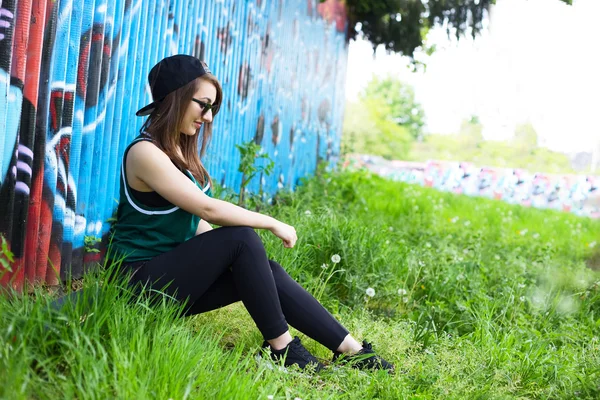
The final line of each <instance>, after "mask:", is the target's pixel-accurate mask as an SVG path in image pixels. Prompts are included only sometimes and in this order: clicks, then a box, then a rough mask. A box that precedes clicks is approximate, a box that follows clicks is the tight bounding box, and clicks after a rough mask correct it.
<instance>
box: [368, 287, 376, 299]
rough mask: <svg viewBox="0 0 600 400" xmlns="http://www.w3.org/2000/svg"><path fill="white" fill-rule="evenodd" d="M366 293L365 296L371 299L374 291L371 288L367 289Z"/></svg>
mask: <svg viewBox="0 0 600 400" xmlns="http://www.w3.org/2000/svg"><path fill="white" fill-rule="evenodd" d="M366 293H367V296H369V297H373V296H375V289H373V288H372V287H370V288H367V292H366Z"/></svg>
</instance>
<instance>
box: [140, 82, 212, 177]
mask: <svg viewBox="0 0 600 400" xmlns="http://www.w3.org/2000/svg"><path fill="white" fill-rule="evenodd" d="M201 80H206V81H208V82H210V83H212V84H213V85H214V86H215V88H216V89H217V96H216V98H215V101H214V102H213V104H221V101H222V99H223V90H222V89H221V84H220V83H219V81H218V80H217V78H216V77H215V76H214V75H212V74H205V75H202V76H201V77H200V78H196V79H194V80H193V81H191V82H190V83H188V84H187V85H185V86H182V87H180V88H179V89H177V90H175V91H174V92H171V93H169V94H168V95H167V96H166V97H165V98H164V100H163V101H161V102H160V103H159V105H158V106H157V107H156V108H155V109H154V111H153V112H152V114H150V116H149V117H148V119H147V120H146V122H144V125H143V126H142V129H141V130H140V132H146V133H147V134H149V135H150V137H151V138H152V141H153V142H154V144H155V145H157V146H158V148H160V149H161V150H162V151H164V152H165V154H166V155H167V156H169V158H170V159H171V161H173V163H174V164H175V165H176V166H177V167H178V168H179V169H183V170H185V169H187V170H189V171H190V172H191V173H192V175H193V176H194V178H196V180H197V181H198V182H200V184H201V185H202V186H205V185H206V183H210V184H211V186H212V180H211V179H210V176H209V175H208V171H207V170H206V168H204V165H203V164H202V161H200V158H201V157H203V156H204V153H205V152H206V147H207V146H208V143H209V142H210V138H211V136H212V122H204V123H203V124H202V126H203V128H202V129H199V130H198V131H197V132H196V134H195V135H193V136H189V135H185V134H182V133H181V123H182V122H183V116H184V115H185V112H186V110H187V108H188V106H189V104H190V102H191V101H192V98H193V97H194V93H196V91H197V90H198V88H199V85H200V81H201ZM200 131H202V132H203V135H202V145H201V147H200V152H198V136H200V135H199V132H200ZM177 146H179V148H180V149H181V152H182V153H183V158H181V157H180V156H179V153H177Z"/></svg>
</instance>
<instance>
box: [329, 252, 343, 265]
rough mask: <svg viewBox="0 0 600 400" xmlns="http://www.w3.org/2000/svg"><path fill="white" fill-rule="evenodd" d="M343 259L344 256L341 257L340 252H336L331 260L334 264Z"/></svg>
mask: <svg viewBox="0 0 600 400" xmlns="http://www.w3.org/2000/svg"><path fill="white" fill-rule="evenodd" d="M341 260H342V257H340V255H339V254H334V255H332V256H331V262H333V263H334V264H337V263H339V262H340V261H341Z"/></svg>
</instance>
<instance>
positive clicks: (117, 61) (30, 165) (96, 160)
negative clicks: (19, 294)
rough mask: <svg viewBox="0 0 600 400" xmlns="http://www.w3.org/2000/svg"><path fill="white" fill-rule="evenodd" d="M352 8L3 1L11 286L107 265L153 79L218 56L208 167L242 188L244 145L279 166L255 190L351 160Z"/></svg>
mask: <svg viewBox="0 0 600 400" xmlns="http://www.w3.org/2000/svg"><path fill="white" fill-rule="evenodd" d="M345 30H346V16H345V10H344V7H343V6H342V4H341V3H340V2H339V0H328V1H327V2H325V3H322V4H321V3H319V1H318V0H287V1H285V2H284V1H283V0H270V1H266V0H248V1H239V0H209V1H200V0H195V1H182V0H77V1H74V0H0V167H1V170H0V233H1V234H2V235H3V236H4V237H5V238H6V239H7V241H8V242H9V245H10V249H11V250H12V252H13V253H14V254H15V257H16V260H15V263H14V265H13V268H12V269H13V272H9V273H7V271H0V272H2V273H0V276H2V284H5V285H6V284H11V285H12V286H13V287H15V288H16V289H18V290H21V289H22V288H23V285H24V283H26V284H33V283H36V282H46V283H48V284H56V283H58V281H59V280H60V279H64V278H65V277H66V276H67V275H72V276H74V277H79V276H81V275H82V274H83V273H84V272H85V270H86V268H87V266H90V265H94V263H95V262H97V261H99V260H100V258H101V256H102V246H100V245H99V240H100V239H102V238H104V237H106V234H107V232H108V229H109V225H110V219H111V216H112V215H113V212H114V210H115V209H116V205H117V200H118V193H119V192H118V185H119V180H118V174H117V171H118V168H119V165H120V163H121V157H122V154H123V151H124V149H125V147H126V146H127V144H128V143H129V142H130V141H131V140H132V139H133V138H134V137H135V136H137V134H138V132H139V129H140V127H141V125H142V123H143V118H137V117H135V116H134V113H135V111H136V110H137V109H138V108H140V107H141V106H143V105H145V104H147V103H149V102H150V101H151V96H150V92H149V89H148V87H147V84H146V77H147V74H148V72H149V70H150V68H151V67H152V65H154V64H155V63H156V62H157V61H159V60H160V59H161V58H163V57H165V56H168V55H172V54H178V53H185V54H191V55H194V56H196V57H198V58H200V59H202V60H205V61H206V62H207V64H208V65H209V66H210V68H211V70H212V71H213V73H214V74H215V75H216V76H217V77H218V78H219V80H220V81H221V83H222V85H223V90H224V101H223V103H224V104H223V105H222V106H221V111H220V113H219V116H218V117H217V118H216V119H215V122H214V127H213V140H212V144H211V146H210V147H209V149H208V152H207V156H206V158H205V159H204V160H203V161H204V163H205V164H206V165H207V167H208V169H209V172H210V173H211V175H212V177H213V179H214V180H215V181H217V182H219V183H221V184H222V185H224V186H226V187H229V188H233V189H235V188H237V187H239V185H240V183H241V174H240V173H239V172H237V167H238V165H239V153H238V150H237V149H236V147H235V144H236V143H241V142H245V141H249V140H252V139H253V140H255V141H256V143H258V144H260V145H261V146H262V151H264V152H266V153H268V154H269V155H270V156H271V158H272V159H273V160H274V161H275V162H276V168H275V172H274V173H273V174H272V175H271V176H268V177H267V176H261V177H258V178H257V179H256V180H255V181H254V182H252V184H251V185H250V190H252V191H258V189H259V187H260V188H261V189H262V190H264V191H265V192H266V193H272V192H274V191H275V190H277V189H278V188H281V187H288V188H293V187H294V185H295V184H296V182H297V180H298V179H299V178H300V177H303V176H306V175H309V174H311V173H313V171H314V170H315V168H316V164H317V161H318V160H320V159H323V160H331V161H334V160H335V159H336V157H337V156H338V153H339V144H340V137H341V119H342V113H343V105H344V83H345V72H346V60H347V43H346V41H345V33H344V32H345Z"/></svg>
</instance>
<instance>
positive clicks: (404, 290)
mask: <svg viewBox="0 0 600 400" xmlns="http://www.w3.org/2000/svg"><path fill="white" fill-rule="evenodd" d="M405 294H406V289H398V295H399V296H404V295H405Z"/></svg>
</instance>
